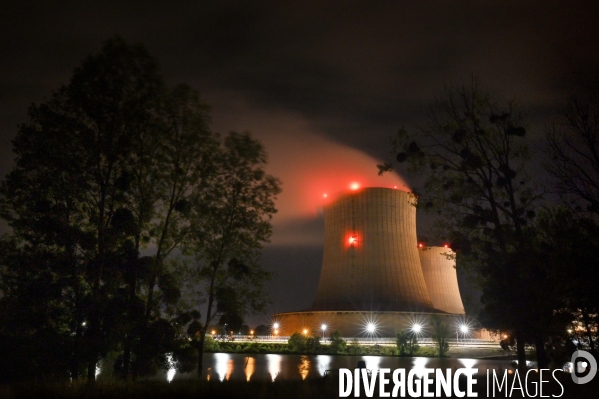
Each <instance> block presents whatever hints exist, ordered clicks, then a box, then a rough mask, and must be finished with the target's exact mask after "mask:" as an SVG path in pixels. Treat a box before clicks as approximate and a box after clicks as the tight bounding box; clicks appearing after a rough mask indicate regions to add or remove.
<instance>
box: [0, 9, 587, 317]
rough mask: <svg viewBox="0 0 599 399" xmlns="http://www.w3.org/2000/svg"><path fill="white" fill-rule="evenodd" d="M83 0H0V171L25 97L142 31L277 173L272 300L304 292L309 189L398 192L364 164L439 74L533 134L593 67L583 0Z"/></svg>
mask: <svg viewBox="0 0 599 399" xmlns="http://www.w3.org/2000/svg"><path fill="white" fill-rule="evenodd" d="M88 3H91V2H82V1H52V2H49V1H37V2H36V1H12V0H9V1H2V3H1V7H0V176H4V174H6V173H7V172H8V171H9V170H10V169H11V167H12V162H13V155H12V152H11V143H10V140H11V139H12V138H13V137H14V136H15V134H16V131H17V125H18V124H19V123H22V122H24V121H25V120H26V112H27V107H28V106H29V104H31V103H39V102H42V101H44V100H45V99H48V98H49V96H50V93H51V91H52V90H55V89H57V88H58V87H59V86H60V85H61V84H66V83H68V80H69V78H70V76H71V73H72V71H73V69H74V68H75V67H76V66H77V65H79V63H80V62H81V60H82V59H83V58H84V57H86V56H87V55H88V54H92V53H97V52H98V51H99V50H100V48H101V45H102V43H103V42H104V41H105V40H106V39H107V38H109V37H111V36H113V35H116V34H118V35H121V36H122V37H123V38H124V39H125V40H126V41H128V42H139V43H142V44H144V45H145V46H146V47H147V49H148V50H149V52H150V54H152V55H153V56H154V57H156V59H157V60H158V61H159V63H160V66H161V70H162V73H163V75H164V77H165V79H166V81H167V82H168V83H169V84H170V85H174V84H177V83H188V84H190V85H191V86H192V87H194V88H196V89H198V90H200V92H201V95H202V97H203V99H204V101H205V102H207V103H208V104H210V105H211V106H212V128H213V130H215V131H217V132H221V133H226V132H228V131H230V130H237V131H244V130H249V131H251V132H252V133H253V134H254V135H255V136H257V137H258V138H260V139H261V140H262V141H263V143H264V144H265V146H266V149H267V151H268V153H269V155H270V163H269V171H270V173H271V174H273V175H276V176H277V177H279V178H280V179H281V180H282V182H283V193H282V194H281V195H280V196H279V200H278V207H279V210H280V211H279V213H278V214H277V215H276V216H275V219H274V234H273V237H272V243H271V244H270V245H268V246H267V247H266V248H265V250H264V254H263V260H264V265H265V267H266V268H267V269H269V270H273V271H276V272H277V274H278V275H277V277H276V278H275V279H274V280H273V281H272V282H271V283H269V284H268V289H269V291H270V294H271V299H272V301H273V306H272V307H271V311H272V312H279V311H291V310H299V309H303V308H306V307H308V306H310V305H311V303H312V299H313V297H314V294H315V292H316V284H317V281H318V274H319V271H320V263H321V257H322V237H323V222H322V217H321V213H320V212H319V206H320V205H321V198H322V194H323V193H325V192H329V191H330V192H333V191H337V190H340V189H345V188H347V187H348V186H349V184H350V182H352V181H358V182H360V183H361V184H362V185H364V186H369V185H374V186H393V185H399V186H402V187H405V189H408V187H409V185H410V182H409V181H408V180H407V179H406V181H408V183H405V182H404V180H403V179H402V178H401V177H399V176H398V175H387V176H385V177H384V178H383V179H381V178H379V177H378V176H377V170H376V164H377V163H379V162H380V161H382V160H390V159H392V157H391V156H390V155H389V139H390V136H392V135H393V134H394V133H395V132H396V131H397V129H398V128H400V127H402V126H405V127H406V128H408V129H411V128H414V127H415V126H418V125H419V124H422V123H424V121H425V117H426V110H427V107H428V106H429V105H430V103H431V102H432V101H433V100H434V98H435V97H436V96H438V95H440V94H441V92H442V90H443V87H444V85H446V84H451V83H460V84H461V83H468V82H469V80H470V77H471V76H472V75H475V76H477V77H478V79H479V81H480V84H481V86H482V87H483V88H484V89H486V90H488V91H490V92H491V93H492V94H493V95H494V96H495V97H496V98H499V99H503V98H517V99H518V100H519V101H520V102H521V104H522V105H523V106H524V107H525V108H526V109H528V110H529V115H528V118H527V120H528V122H529V132H530V133H531V136H532V137H533V138H536V139H537V140H536V141H537V142H538V143H540V144H539V145H541V143H542V138H543V125H544V124H545V123H546V122H547V121H548V120H549V118H550V117H551V116H552V115H553V114H555V112H556V110H557V109H558V108H559V106H560V104H561V103H563V102H564V101H565V100H566V99H567V97H568V96H569V95H571V94H572V93H574V92H575V91H576V90H578V89H579V87H578V85H579V83H580V81H581V80H585V79H588V77H589V75H592V73H593V72H592V71H597V70H598V69H593V66H597V65H599V28H598V26H599V1H591V0H589V1H561V2H557V1H548V0H545V1H522V0H519V1H485V0H478V1H420V0H419V1H368V2H366V1H361V2H358V1H305V0H304V1H296V2H282V1H258V2H254V1H251V2H250V1H213V2H206V1H172V2H148V1H103V2H94V3H96V4H95V5H90V4H88ZM283 3H285V4H283ZM287 3H289V4H287ZM291 3H293V4H291ZM589 71H591V72H589ZM595 73H596V72H595ZM0 223H2V222H0ZM0 231H6V226H5V225H0ZM425 233H426V232H424V231H420V230H419V234H425ZM268 319H269V318H268V316H264V317H258V318H252V319H250V322H251V324H253V325H255V324H258V323H260V322H267V321H268Z"/></svg>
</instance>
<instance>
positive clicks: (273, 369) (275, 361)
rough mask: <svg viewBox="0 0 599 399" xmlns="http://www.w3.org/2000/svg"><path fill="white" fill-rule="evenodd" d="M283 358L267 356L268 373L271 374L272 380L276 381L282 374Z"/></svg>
mask: <svg viewBox="0 0 599 399" xmlns="http://www.w3.org/2000/svg"><path fill="white" fill-rule="evenodd" d="M282 360H283V357H282V356H281V355H271V354H268V355H266V362H267V363H268V366H267V367H268V373H269V374H270V378H272V380H273V381H274V380H275V378H277V376H278V375H279V373H280V372H281V361H282Z"/></svg>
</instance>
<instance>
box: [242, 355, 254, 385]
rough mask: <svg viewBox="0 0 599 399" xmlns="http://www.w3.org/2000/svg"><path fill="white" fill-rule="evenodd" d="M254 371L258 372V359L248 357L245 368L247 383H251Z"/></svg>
mask: <svg viewBox="0 0 599 399" xmlns="http://www.w3.org/2000/svg"><path fill="white" fill-rule="evenodd" d="M254 370H256V359H254V358H253V357H252V356H248V357H246V358H245V367H244V371H245V380H246V381H249V380H250V378H252V375H254Z"/></svg>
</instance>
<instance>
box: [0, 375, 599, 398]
mask: <svg viewBox="0 0 599 399" xmlns="http://www.w3.org/2000/svg"><path fill="white" fill-rule="evenodd" d="M513 382H514V381H513V378H510V380H509V381H507V383H508V384H507V387H504V390H503V392H497V390H496V392H495V395H493V392H492V391H490V392H487V386H486V380H485V377H484V376H481V377H480V378H479V379H478V380H477V384H476V386H477V388H478V389H476V390H475V392H477V394H478V395H477V397H479V398H487V397H498V398H505V397H512V398H523V397H524V398H527V397H537V398H538V397H540V392H539V391H538V386H539V385H538V379H537V381H531V380H529V384H528V387H529V391H528V393H526V392H524V394H523V393H522V392H521V391H520V390H519V389H514V390H512V392H511V396H509V392H508V391H509V388H510V387H511V386H512V383H513ZM559 382H560V383H561V386H560V385H559V384H558V383H557V382H556V381H553V380H552V381H550V382H549V383H548V382H545V383H543V392H542V394H543V397H561V398H597V397H599V378H594V379H593V381H591V382H590V383H588V384H586V385H576V384H574V383H573V382H572V380H571V378H570V376H569V375H565V374H564V375H562V377H560V378H559ZM535 383H536V384H535ZM460 386H461V388H463V389H465V381H463V380H461V381H460ZM516 386H517V384H516ZM535 387H536V389H537V390H536V391H535ZM391 390H392V386H390V387H389V388H388V389H387V391H388V392H391ZM430 390H431V391H432V392H435V390H434V385H433V386H431V389H430ZM338 397H339V383H338V378H337V376H336V375H331V376H329V377H325V378H318V379H317V378H314V379H307V380H305V381H301V380H282V381H274V382H269V381H250V382H245V381H223V382H220V381H174V382H172V383H170V384H169V383H166V382H157V381H140V382H133V383H114V382H110V383H105V382H99V383H96V384H94V385H86V384H72V385H61V384H55V385H50V384H46V385H32V384H30V385H14V386H0V398H2V399H4V398H10V399H21V398H23V399H24V398H55V399H63V398H64V399H67V398H68V399H95V398H110V399H121V398H122V399H125V398H127V399H154V398H156V399H159V398H160V399H161V398H178V399H187V398H189V399H192V398H193V399H198V398H231V399H241V398H248V399H249V398H282V399H295V398H298V399H299V398H310V399H311V398H338ZM349 397H350V398H353V397H354V395H353V393H352V394H351V395H350V396H349ZM359 397H361V398H365V397H367V396H366V395H365V394H364V392H363V390H362V391H361V395H360V396H359ZM372 397H375V398H379V397H380V396H379V387H378V385H377V386H376V387H375V391H374V395H373V396H372ZM405 397H410V396H409V395H408V393H407V392H406V396H405ZM416 397H420V396H416ZM440 397H446V396H440ZM451 397H454V396H451Z"/></svg>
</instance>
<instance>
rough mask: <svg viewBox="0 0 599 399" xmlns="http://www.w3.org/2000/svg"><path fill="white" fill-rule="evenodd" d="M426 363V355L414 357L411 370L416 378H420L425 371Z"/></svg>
mask: <svg viewBox="0 0 599 399" xmlns="http://www.w3.org/2000/svg"><path fill="white" fill-rule="evenodd" d="M427 363H428V358H427V357H415V358H414V360H413V362H412V370H414V374H415V375H416V377H418V378H422V377H423V376H424V374H425V373H426V364H427Z"/></svg>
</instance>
